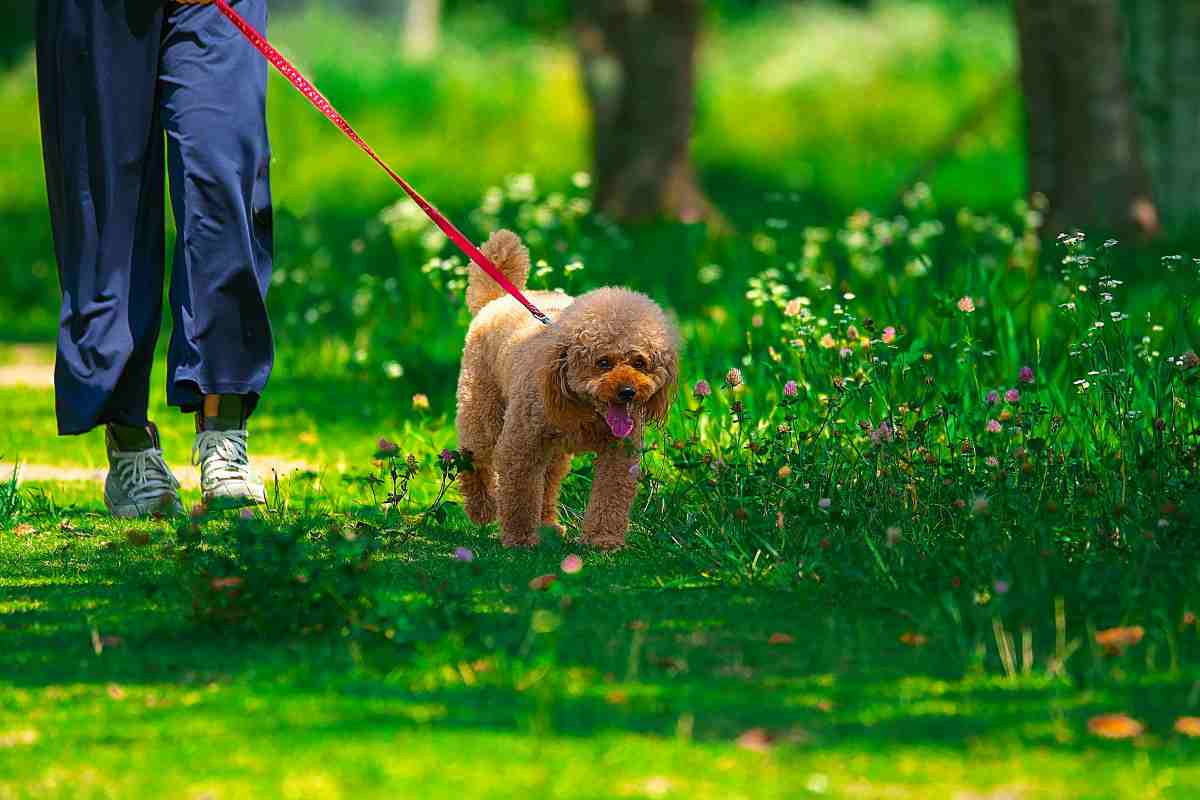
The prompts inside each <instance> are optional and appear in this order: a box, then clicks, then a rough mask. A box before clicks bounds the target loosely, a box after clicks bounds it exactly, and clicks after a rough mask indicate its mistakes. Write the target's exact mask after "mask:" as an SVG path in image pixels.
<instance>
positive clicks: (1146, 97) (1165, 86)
mask: <svg viewBox="0 0 1200 800" xmlns="http://www.w3.org/2000/svg"><path fill="white" fill-rule="evenodd" d="M1123 5H1124V8H1125V16H1126V21H1127V24H1128V29H1129V64H1130V70H1131V75H1132V84H1133V95H1134V98H1135V101H1136V107H1137V110H1138V118H1139V121H1140V123H1141V125H1140V128H1139V131H1140V133H1141V136H1142V141H1143V142H1144V144H1145V148H1144V150H1145V156H1146V166H1147V168H1148V170H1149V173H1150V178H1151V182H1152V184H1153V186H1154V196H1155V199H1156V200H1157V201H1158V207H1159V209H1160V211H1161V212H1162V217H1163V222H1164V223H1165V224H1167V225H1168V226H1170V227H1172V228H1176V229H1179V228H1185V227H1195V226H1197V225H1198V224H1200V4H1197V3H1195V2H1193V0H1125V2H1124V4H1123Z"/></svg>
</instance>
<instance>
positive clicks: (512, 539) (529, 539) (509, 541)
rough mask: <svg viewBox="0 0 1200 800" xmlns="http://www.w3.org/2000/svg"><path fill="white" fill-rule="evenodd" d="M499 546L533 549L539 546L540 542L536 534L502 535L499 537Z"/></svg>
mask: <svg viewBox="0 0 1200 800" xmlns="http://www.w3.org/2000/svg"><path fill="white" fill-rule="evenodd" d="M500 544H502V545H504V546H505V547H527V548H533V547H537V546H538V545H539V544H541V540H540V539H539V538H538V535H537V534H536V533H533V534H528V533H526V534H507V533H505V534H503V535H501V537H500Z"/></svg>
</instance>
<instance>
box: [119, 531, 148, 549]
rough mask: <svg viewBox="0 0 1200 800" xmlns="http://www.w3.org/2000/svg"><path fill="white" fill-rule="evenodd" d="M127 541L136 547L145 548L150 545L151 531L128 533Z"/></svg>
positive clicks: (126, 535) (126, 534)
mask: <svg viewBox="0 0 1200 800" xmlns="http://www.w3.org/2000/svg"><path fill="white" fill-rule="evenodd" d="M125 541H127V542H129V543H130V544H131V545H133V546H135V547H145V546H146V545H148V544H150V532H149V531H126V533H125Z"/></svg>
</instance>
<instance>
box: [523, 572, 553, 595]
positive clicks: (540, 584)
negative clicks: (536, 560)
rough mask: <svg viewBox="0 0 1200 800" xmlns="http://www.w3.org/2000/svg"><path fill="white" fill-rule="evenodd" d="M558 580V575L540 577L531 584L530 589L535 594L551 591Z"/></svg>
mask: <svg viewBox="0 0 1200 800" xmlns="http://www.w3.org/2000/svg"><path fill="white" fill-rule="evenodd" d="M556 580H558V576H557V575H538V576H537V577H536V578H534V579H533V580H531V581H530V582H529V588H530V589H533V590H534V591H535V592H544V591H546V590H547V589H549V588H550V586H551V585H552V584H553V583H554V582H555V581H556Z"/></svg>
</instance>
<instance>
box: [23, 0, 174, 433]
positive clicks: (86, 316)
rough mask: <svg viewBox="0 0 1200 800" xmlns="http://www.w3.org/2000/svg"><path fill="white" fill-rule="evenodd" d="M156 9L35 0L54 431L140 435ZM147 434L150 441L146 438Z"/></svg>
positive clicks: (144, 3) (157, 291) (155, 143)
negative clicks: (55, 283)
mask: <svg viewBox="0 0 1200 800" xmlns="http://www.w3.org/2000/svg"><path fill="white" fill-rule="evenodd" d="M162 18H163V13H162V3H161V2H158V1H157V0H72V2H59V1H58V0H41V2H39V4H38V8H37V66H38V70H37V73H38V98H39V107H40V112H41V125H42V144H43V153H44V156H45V166H46V188H47V194H48V196H49V200H50V218H51V224H52V228H53V234H54V246H55V253H56V256H57V260H58V272H59V280H60V283H61V286H62V295H63V299H62V313H61V318H60V320H61V324H60V330H59V336H58V353H57V358H56V363H55V374H54V382H55V394H56V408H57V414H58V428H59V432H60V433H61V434H79V433H86V432H87V431H89V430H91V429H92V428H94V427H96V426H97V425H101V424H104V423H110V424H116V425H119V426H123V427H124V428H125V429H128V430H140V431H142V432H143V433H145V428H146V427H147V415H146V412H147V404H148V396H149V378H150V369H151V365H152V362H153V357H154V347H155V342H156V340H157V336H158V330H159V326H160V322H161V313H162V280H163V192H162V187H163V149H162V147H163V145H162V131H161V128H160V126H159V121H158V115H157V100H156V75H157V73H158V59H159V42H160V36H161V27H162ZM146 438H147V439H149V437H148V436H147V437H146Z"/></svg>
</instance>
